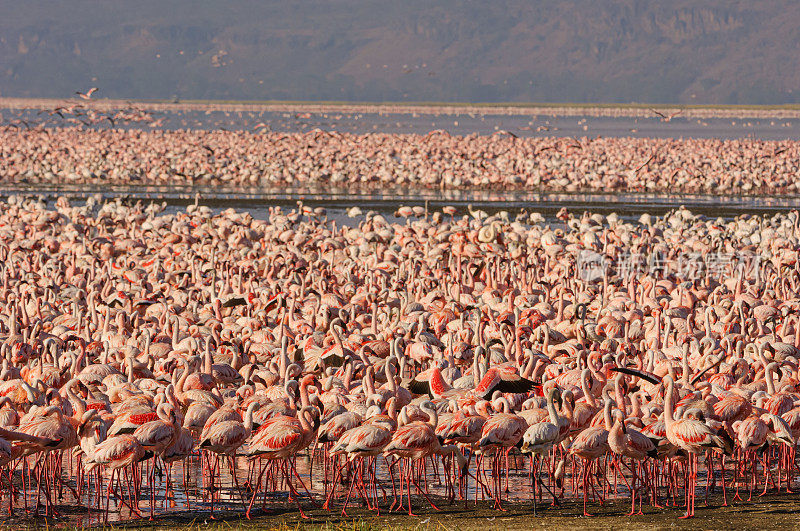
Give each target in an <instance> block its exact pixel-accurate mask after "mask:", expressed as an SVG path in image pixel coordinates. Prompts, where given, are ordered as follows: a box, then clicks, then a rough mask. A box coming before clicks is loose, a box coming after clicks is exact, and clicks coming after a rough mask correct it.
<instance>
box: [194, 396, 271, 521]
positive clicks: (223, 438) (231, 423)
mask: <svg viewBox="0 0 800 531" xmlns="http://www.w3.org/2000/svg"><path fill="white" fill-rule="evenodd" d="M259 407H260V404H259V403H258V402H252V403H251V404H250V405H249V406H248V407H247V412H246V413H245V418H244V422H239V421H236V420H227V421H222V422H217V423H214V424H213V425H212V426H211V427H210V429H209V430H208V431H206V430H203V439H202V440H201V441H200V444H199V447H200V448H201V449H202V450H207V451H209V452H212V453H215V454H217V456H218V457H217V459H216V462H215V465H214V467H213V468H212V469H211V490H212V492H211V518H213V517H214V494H215V493H214V490H215V487H214V474H215V470H217V469H218V468H219V456H220V455H224V456H225V457H227V458H228V463H229V465H230V472H231V476H232V477H233V481H234V483H235V485H236V489H237V490H239V480H238V478H237V477H236V459H235V454H236V450H238V449H239V448H240V447H241V446H242V445H243V444H244V443H245V441H246V440H247V439H248V437H250V434H251V433H252V431H253V413H254V412H255V411H256V410H257V409H258V408H259Z"/></svg>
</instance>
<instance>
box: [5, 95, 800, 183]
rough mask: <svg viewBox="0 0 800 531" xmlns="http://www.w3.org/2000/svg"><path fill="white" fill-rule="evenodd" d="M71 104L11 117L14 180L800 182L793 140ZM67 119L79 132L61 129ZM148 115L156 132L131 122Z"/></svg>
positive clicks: (10, 176) (9, 173)
mask: <svg viewBox="0 0 800 531" xmlns="http://www.w3.org/2000/svg"><path fill="white" fill-rule="evenodd" d="M65 105H66V107H63V108H62V107H59V108H57V109H56V110H53V111H52V112H53V113H56V116H59V117H60V118H58V119H56V118H54V117H52V119H54V120H56V122H55V123H49V122H48V125H47V127H45V126H44V125H41V124H39V125H36V124H31V123H29V122H27V121H26V122H22V121H20V120H12V121H9V122H7V123H0V176H2V178H3V181H4V182H6V183H24V184H59V185H61V184H69V185H77V184H94V185H100V186H107V185H110V184H111V185H131V184H133V185H147V186H175V185H184V186H209V187H214V188H215V189H219V188H220V187H224V188H226V189H236V190H241V189H242V188H243V187H245V188H258V187H261V188H263V187H283V186H291V187H324V188H325V189H330V187H340V188H344V187H347V188H348V189H353V188H355V187H358V188H363V189H372V190H381V191H385V190H386V189H387V188H395V187H417V188H426V189H451V190H456V189H478V190H482V191H485V190H536V191H550V192H592V191H594V192H612V191H620V192H650V193H678V192H681V193H703V194H726V195H730V194H742V193H745V194H756V193H761V194H783V193H798V190H799V189H800V181H798V180H797V179H796V174H797V171H798V159H800V143H798V142H797V141H794V140H781V141H766V140H758V139H753V138H743V139H738V140H721V139H701V138H697V139H658V138H625V137H620V138H615V137H597V138H590V137H581V138H570V137H561V138H557V137H553V138H549V137H547V138H545V137H539V138H517V137H516V136H515V135H513V134H508V132H507V131H506V132H504V131H498V132H497V133H495V134H492V135H489V136H478V135H474V134H473V135H466V136H461V135H451V134H449V133H448V132H447V131H444V130H435V131H431V132H430V133H428V134H425V135H421V134H386V133H369V134H352V133H340V132H337V131H330V132H329V131H322V130H320V129H314V130H312V131H309V132H303V133H300V132H297V133H287V132H272V131H269V130H267V128H266V125H265V124H259V126H257V128H256V130H255V131H227V130H224V129H219V128H218V129H216V130H212V131H203V130H193V129H188V128H187V129H179V130H162V129H158V127H160V126H161V124H162V123H163V121H164V120H165V119H166V116H162V117H160V118H158V119H155V118H153V117H152V116H150V115H149V114H147V113H145V112H144V111H142V110H141V109H138V108H130V109H124V110H122V111H119V112H115V113H108V114H103V113H100V112H99V111H97V110H96V109H94V108H83V107H81V106H78V105H76V104H69V105H67V104H65ZM59 109H60V110H59ZM647 112H650V111H647ZM65 120H66V121H67V123H70V122H72V123H75V124H76V125H77V127H62V126H63V125H65V124H64V123H63V122H64V121H65ZM145 122H148V123H149V127H154V128H156V129H155V130H142V129H138V128H135V129H127V127H130V126H131V125H138V124H142V123H145ZM100 124H102V126H103V127H110V128H98V127H99V126H100ZM123 125H124V126H125V127H123ZM23 126H24V127H23ZM187 127H188V125H187Z"/></svg>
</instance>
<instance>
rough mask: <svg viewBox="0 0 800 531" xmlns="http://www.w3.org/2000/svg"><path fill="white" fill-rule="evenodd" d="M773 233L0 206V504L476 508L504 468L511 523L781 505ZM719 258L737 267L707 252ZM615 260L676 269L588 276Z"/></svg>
mask: <svg viewBox="0 0 800 531" xmlns="http://www.w3.org/2000/svg"><path fill="white" fill-rule="evenodd" d="M799 224H800V217H798V214H797V212H792V213H789V214H776V215H773V216H771V217H767V216H740V217H738V218H736V219H733V220H724V219H716V220H714V219H708V218H704V217H702V216H697V215H694V214H692V213H691V212H689V211H688V210H685V209H678V210H675V211H672V212H670V213H669V214H668V215H665V216H664V217H652V216H649V215H645V216H642V218H641V219H639V220H638V221H633V220H626V219H623V218H620V217H619V216H618V215H616V214H610V215H607V216H603V215H599V214H590V213H584V214H581V215H579V216H577V217H576V216H573V215H572V214H570V213H569V212H567V211H563V212H562V213H560V215H559V218H558V219H557V220H552V221H551V222H547V221H546V220H544V219H542V218H541V217H540V216H534V215H527V214H520V215H518V216H516V217H514V216H512V215H510V214H508V213H507V212H500V213H497V214H493V215H488V214H486V213H483V212H479V211H474V210H473V211H470V213H469V214H468V215H461V216H459V215H458V212H457V211H456V209H455V208H451V207H447V208H445V209H444V210H443V211H442V212H433V213H428V212H426V211H419V210H415V209H413V208H412V209H401V210H400V211H398V213H397V218H396V219H386V218H385V217H384V216H382V215H380V214H377V213H375V212H368V213H367V214H362V215H360V216H359V217H357V218H355V222H354V224H353V225H352V226H341V225H339V224H337V222H336V221H335V220H330V219H328V218H327V216H326V213H325V211H324V210H322V209H311V208H309V207H307V206H305V205H302V204H299V205H298V207H297V208H296V209H290V210H284V209H281V208H270V209H269V212H268V218H267V219H266V220H260V219H256V218H254V217H252V216H251V215H250V214H249V213H247V212H241V211H236V210H233V209H228V210H226V211H224V212H221V213H214V212H213V211H212V210H211V209H209V208H208V207H205V206H202V205H199V204H194V205H190V206H189V207H188V208H187V209H186V210H185V211H181V212H178V213H174V214H168V213H166V212H164V211H163V206H158V205H154V204H150V205H143V204H141V203H137V204H134V205H128V204H124V203H123V202H121V201H119V200H117V201H110V202H106V203H104V204H97V203H94V202H91V201H90V202H88V203H86V204H82V205H73V204H70V202H69V201H68V200H67V199H66V198H63V197H62V198H59V199H58V200H57V201H56V202H55V204H54V205H52V207H48V205H46V204H44V203H43V202H40V201H37V200H31V199H26V198H19V197H15V198H13V199H11V200H9V201H8V202H6V203H3V204H2V208H0V264H1V265H0V270H1V271H0V276H1V278H0V280H1V281H2V288H1V289H0V303H2V308H1V309H0V360H2V361H1V363H2V369H1V370H0V466H2V470H0V483H2V485H3V487H2V489H0V496H2V503H3V504H4V505H5V506H6V507H7V510H8V512H9V513H14V512H19V511H23V512H25V513H31V514H40V513H44V515H46V516H58V515H59V514H60V512H61V511H60V510H59V500H63V497H64V496H65V494H64V493H65V492H66V493H68V494H70V495H71V496H72V497H73V499H74V500H75V503H77V504H80V505H81V506H82V507H84V508H85V509H86V510H87V511H90V512H95V513H96V514H101V515H102V516H103V518H104V519H105V520H107V519H108V518H109V514H110V513H112V512H116V513H120V514H125V515H128V516H131V517H149V518H155V517H157V516H158V514H163V513H164V512H165V511H166V512H168V511H169V509H170V508H172V507H175V506H177V504H178V503H185V504H189V505H192V506H193V509H194V510H202V511H205V512H207V513H208V514H209V515H210V516H212V517H213V516H214V514H215V511H219V510H220V509H219V508H220V506H221V505H224V506H225V508H226V509H225V510H228V509H229V508H230V507H231V506H232V505H233V506H236V507H239V508H240V509H241V511H242V512H243V513H244V514H245V515H246V516H247V517H250V516H251V514H253V512H254V511H259V510H262V509H261V508H268V507H269V506H270V504H272V503H274V502H275V500H278V501H281V503H282V500H284V499H285V500H287V501H288V502H289V503H291V504H294V505H295V506H296V507H297V510H298V512H299V514H300V515H303V516H305V511H304V509H307V508H308V507H309V506H311V505H315V506H322V507H324V508H325V509H327V510H330V511H341V513H342V514H346V512H347V508H348V507H349V506H351V505H352V504H361V505H363V506H364V507H367V508H368V509H369V510H372V511H375V512H381V511H383V512H386V511H390V512H393V511H403V512H407V513H408V514H413V513H414V510H415V507H416V508H419V507H420V505H421V504H430V505H431V506H432V507H434V508H437V509H438V508H440V506H441V505H443V504H461V503H463V504H464V505H465V506H466V507H469V506H470V505H471V504H475V503H479V502H481V500H483V501H485V502H488V503H490V504H491V505H492V506H493V507H494V508H496V509H497V510H503V508H504V504H506V503H508V502H509V501H512V502H513V501H516V500H517V499H518V498H517V496H511V498H509V497H510V494H509V493H510V490H511V489H510V485H511V484H512V483H513V485H514V490H515V491H518V490H519V485H520V484H522V485H525V487H524V490H526V491H527V492H528V493H529V495H530V496H531V497H532V499H533V506H532V507H531V511H532V512H533V513H534V514H535V513H536V511H538V510H540V509H541V507H542V506H543V504H546V503H547V502H548V501H549V505H550V506H558V505H559V504H560V503H561V502H563V501H564V500H565V499H576V500H580V501H581V503H582V506H583V513H584V514H586V515H589V514H590V511H591V510H592V507H597V506H598V505H601V504H603V503H605V502H606V500H608V499H609V498H620V497H625V498H629V499H630V506H631V509H630V513H631V514H636V513H641V512H642V511H643V508H644V507H645V506H648V507H650V508H651V509H652V510H657V509H659V510H663V508H665V507H674V506H677V507H680V508H681V511H682V513H683V516H684V517H691V516H693V515H694V512H695V506H696V501H697V494H698V491H700V492H701V498H702V499H703V500H704V501H705V503H708V496H709V493H711V492H713V493H716V494H715V495H716V496H717V497H718V498H720V499H721V502H722V503H723V504H729V503H747V502H748V501H751V500H753V497H754V496H756V497H758V496H760V495H763V494H765V493H768V492H773V493H792V492H794V489H796V488H797V476H798V467H797V459H796V449H797V440H798V436H800V387H799V386H800V381H799V378H800V374H799V373H798V370H799V367H798V359H800V296H799V295H798V293H800V262H798V252H799V251H798V249H800V226H799ZM587 252H591V253H593V256H594V255H598V256H601V257H602V258H603V260H604V261H603V263H604V264H606V266H607V267H604V268H602V270H601V271H600V272H599V274H597V275H594V274H593V275H588V276H587V275H586V274H585V273H586V271H585V270H584V269H583V268H582V264H583V261H582V258H581V257H582V256H585V253H587ZM736 252H741V253H744V252H747V253H748V255H749V256H756V257H758V258H759V262H758V263H757V264H756V265H753V264H751V266H750V267H745V266H743V265H742V263H740V262H737V261H735V260H728V261H723V260H722V259H721V257H730V255H731V254H732V253H736ZM631 253H642V254H648V253H649V254H652V255H656V254H658V255H659V256H661V257H665V258H667V259H669V260H673V261H677V262H680V259H681V258H682V257H686V256H694V257H700V258H702V261H701V262H700V265H701V266H702V267H696V268H685V267H684V268H678V269H676V270H672V269H669V268H650V269H648V268H641V269H635V270H632V271H628V272H627V273H626V272H623V271H622V270H621V268H619V267H615V266H619V264H621V263H622V261H623V260H624V259H625V258H626V257H627V256H629V255H630V254H631ZM712 259H713V260H712ZM712 262H713V264H714V267H712V266H711V264H712ZM175 464H179V465H182V466H180V467H179V469H180V470H182V471H183V477H182V478H181V477H180V474H175V473H173V466H174V465H175ZM299 465H302V466H299ZM312 470H313V471H315V472H312ZM190 471H193V472H190ZM314 483H316V484H314ZM191 485H195V486H198V485H199V486H200V488H196V487H195V488H192V487H191ZM701 503H702V502H701Z"/></svg>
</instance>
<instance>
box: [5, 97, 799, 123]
mask: <svg viewBox="0 0 800 531" xmlns="http://www.w3.org/2000/svg"><path fill="white" fill-rule="evenodd" d="M65 103H80V104H84V105H89V106H91V107H92V108H94V109H96V110H112V109H121V108H126V107H131V106H135V107H137V108H139V109H142V110H147V111H208V110H211V111H218V112H307V113H327V112H345V113H376V114H423V115H461V114H476V115H504V116H591V117H608V118H654V117H655V116H656V115H655V114H654V112H653V110H657V111H658V112H660V113H663V114H665V115H667V116H669V115H671V114H674V113H680V116H681V117H682V118H753V119H770V118H774V119H800V105H763V106H758V105H754V106H737V105H709V106H703V105H663V104H639V103H636V104H582V103H443V102H430V103H427V102H414V103H404V102H383V103H370V102H333V101H331V102H313V101H237V100H183V101H180V102H179V103H171V102H169V101H166V100H134V99H97V100H88V101H86V100H81V99H77V98H18V97H0V109H9V110H21V109H51V108H54V107H56V106H58V105H63V104H65Z"/></svg>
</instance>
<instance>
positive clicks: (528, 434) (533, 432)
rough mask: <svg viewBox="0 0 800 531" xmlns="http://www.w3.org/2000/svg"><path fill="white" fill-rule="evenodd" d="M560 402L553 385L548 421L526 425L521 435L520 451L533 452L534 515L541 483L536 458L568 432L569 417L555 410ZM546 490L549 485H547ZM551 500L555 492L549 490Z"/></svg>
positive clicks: (543, 454) (549, 394)
mask: <svg viewBox="0 0 800 531" xmlns="http://www.w3.org/2000/svg"><path fill="white" fill-rule="evenodd" d="M556 401H558V402H559V403H560V402H561V392H560V391H559V390H558V389H557V388H555V387H553V388H551V389H549V390H548V391H547V414H548V416H549V418H550V422H537V423H536V424H533V425H531V426H529V427H528V429H527V430H525V433H524V434H523V435H522V447H521V451H522V453H530V454H533V455H532V456H531V460H532V461H531V470H532V473H533V514H534V515H536V487H537V484H539V485H538V486H539V492H540V496H541V484H540V481H539V477H538V476H539V475H538V472H537V470H536V461H537V459H541V458H544V457H545V456H547V455H549V454H550V451H551V450H552V449H553V446H554V445H555V444H558V443H559V442H561V441H562V440H564V438H565V437H566V436H567V435H568V434H569V426H570V422H569V419H566V418H563V417H561V416H560V415H559V414H558V410H556V406H555V402H556ZM547 488H548V490H550V489H549V487H547ZM550 493H551V494H552V495H553V500H555V499H556V496H555V494H554V493H553V492H552V491H551V492H550Z"/></svg>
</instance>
